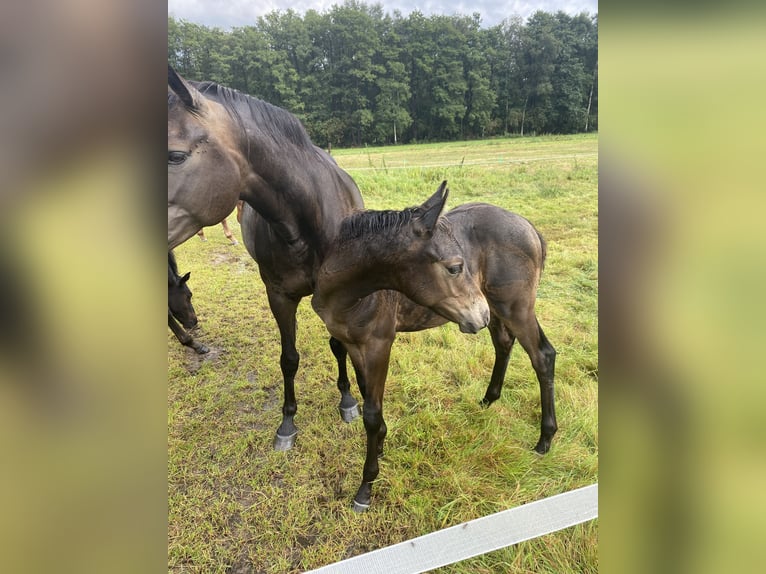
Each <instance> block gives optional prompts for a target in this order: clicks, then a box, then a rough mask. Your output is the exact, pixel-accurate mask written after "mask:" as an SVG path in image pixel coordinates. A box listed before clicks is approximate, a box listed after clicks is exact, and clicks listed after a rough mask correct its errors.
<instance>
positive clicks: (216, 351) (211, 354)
mask: <svg viewBox="0 0 766 574" xmlns="http://www.w3.org/2000/svg"><path fill="white" fill-rule="evenodd" d="M206 346H207V348H208V349H210V350H209V351H208V352H207V353H205V354H204V355H199V354H197V352H196V351H195V350H194V349H190V348H187V349H186V355H185V359H186V360H185V361H184V364H185V365H186V370H188V371H189V372H190V373H192V374H194V373H196V372H197V371H199V370H200V369H201V368H202V365H204V364H205V363H206V362H210V361H215V360H216V359H218V357H220V356H221V355H222V354H223V353H224V352H225V351H224V350H223V349H221V348H220V347H211V346H210V345H206Z"/></svg>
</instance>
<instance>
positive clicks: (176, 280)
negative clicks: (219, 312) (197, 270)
mask: <svg viewBox="0 0 766 574" xmlns="http://www.w3.org/2000/svg"><path fill="white" fill-rule="evenodd" d="M190 275H191V272H188V273H186V274H185V275H184V276H183V277H181V276H180V275H178V266H177V265H176V258H175V255H173V252H172V251H168V327H170V330H171V331H173V334H174V335H175V336H176V338H177V339H178V340H179V342H180V343H181V344H182V345H185V346H187V347H191V348H192V349H194V350H195V351H197V353H198V354H200V355H204V354H205V353H207V352H208V351H209V350H210V349H208V348H207V347H206V346H205V345H203V344H202V343H199V342H197V341H195V340H194V339H193V338H192V336H191V335H190V334H189V333H187V332H186V331H185V330H184V329H192V328H194V327H196V326H197V314H196V313H195V312H194V307H193V306H192V302H191V298H192V292H191V290H190V289H189V286H188V285H187V284H186V282H187V281H188V280H189V277H190ZM179 323H180V325H179Z"/></svg>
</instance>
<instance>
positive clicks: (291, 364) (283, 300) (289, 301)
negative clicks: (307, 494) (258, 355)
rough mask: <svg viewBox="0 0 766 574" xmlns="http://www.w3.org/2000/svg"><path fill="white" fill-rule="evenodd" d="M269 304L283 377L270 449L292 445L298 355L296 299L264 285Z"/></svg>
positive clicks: (279, 448) (281, 448)
mask: <svg viewBox="0 0 766 574" xmlns="http://www.w3.org/2000/svg"><path fill="white" fill-rule="evenodd" d="M267 294H268V297H269V306H270V307H271V312H272V314H273V315H274V318H275V319H276V320H277V326H278V327H279V337H280V342H281V344H282V354H281V355H280V358H279V365H280V367H281V368H282V377H283V379H284V393H285V395H284V403H283V404H282V424H280V425H279V428H278V429H277V434H276V436H275V437H274V450H289V449H291V448H292V447H293V445H294V444H295V437H296V436H297V435H298V427H296V426H295V423H294V422H293V418H294V417H295V413H296V412H297V411H298V404H297V402H296V400H295V373H296V372H297V371H298V363H299V361H300V356H299V355H298V351H297V349H296V348H295V332H296V323H295V312H296V310H297V309H298V303H299V302H300V299H293V298H291V297H288V296H287V295H284V294H282V293H275V292H274V291H273V290H270V289H268V288H267Z"/></svg>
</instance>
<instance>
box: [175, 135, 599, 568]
mask: <svg viewBox="0 0 766 574" xmlns="http://www.w3.org/2000/svg"><path fill="white" fill-rule="evenodd" d="M597 143H598V142H597V137H596V136H594V135H585V136H571V137H545V138H517V139H503V140H488V141H477V142H469V143H466V142H461V143H452V144H439V145H436V144H429V145H420V146H398V147H390V148H366V149H361V150H334V151H333V155H334V156H335V158H336V159H337V161H338V163H339V164H340V165H341V167H344V168H345V169H347V170H348V171H349V173H351V175H352V176H353V177H354V179H355V180H356V181H357V183H358V185H359V187H360V189H361V190H362V194H363V196H364V198H365V202H366V205H367V207H369V208H372V209H383V208H403V207H406V206H410V205H415V204H417V203H420V202H422V201H423V200H424V199H425V198H426V197H428V196H429V195H430V194H431V193H432V192H433V191H434V190H435V189H436V187H437V186H438V183H439V182H440V181H441V180H442V179H448V180H449V187H450V192H451V193H450V198H449V201H448V207H449V206H452V207H454V206H456V205H458V204H460V203H465V202H469V201H486V202H490V203H494V204H496V205H500V206H502V207H505V208H507V209H510V210H512V211H515V212H517V213H519V214H521V215H524V216H525V217H527V218H528V219H530V220H531V221H532V222H533V223H534V224H535V225H536V226H537V228H538V229H539V230H540V231H541V233H542V234H543V235H544V236H545V238H546V240H547V241H548V260H547V262H546V268H545V272H544V274H543V279H542V282H541V286H540V290H539V296H538V304H537V312H538V318H539V320H540V323H541V324H542V326H543V328H544V329H545V332H546V334H547V335H548V338H549V339H550V340H551V342H552V343H553V345H554V346H555V347H556V349H557V351H558V358H557V365H556V408H557V416H558V422H559V432H558V433H557V434H556V436H555V438H554V441H553V446H552V448H551V451H550V452H549V453H548V454H547V455H545V456H543V457H539V456H537V455H536V454H535V453H534V452H533V451H532V447H533V446H534V445H535V443H536V441H537V438H538V434H539V422H540V404H539V389H538V384H537V380H536V378H535V375H534V371H533V370H532V368H531V366H530V364H529V359H528V357H527V356H526V354H525V353H524V351H523V350H522V349H521V347H520V346H518V345H517V346H516V348H515V349H514V352H513V355H512V357H511V363H510V366H509V369H508V374H507V376H506V383H505V387H504V389H503V393H502V397H501V398H500V399H499V400H498V401H497V402H496V403H495V404H493V405H492V406H491V407H490V408H486V409H485V408H482V407H480V406H479V399H480V398H481V397H482V396H483V394H484V391H485V389H486V386H487V384H488V382H489V375H490V373H491V370H492V364H493V361H494V351H493V348H492V344H491V341H490V337H489V334H488V332H487V331H486V330H484V331H482V332H480V333H479V334H477V335H464V334H462V333H460V332H459V331H458V329H457V326H456V325H445V326H443V327H440V328H438V329H432V330H429V331H424V332H420V333H404V334H400V335H399V337H398V338H397V341H396V342H395V343H394V348H393V352H392V357H391V366H390V370H389V376H388V382H387V387H386V394H385V402H384V414H385V418H386V423H387V425H388V429H389V432H388V438H387V439H386V452H385V456H384V458H383V459H382V460H381V472H380V477H379V479H378V480H377V482H376V484H375V487H374V493H373V506H372V508H371V509H370V511H368V512H367V513H365V514H363V515H358V514H354V513H353V512H352V511H351V509H350V502H351V499H352V497H353V496H354V493H355V492H356V489H357V487H358V485H359V482H360V480H361V470H362V464H363V460H364V450H365V449H364V444H365V435H364V428H363V426H362V422H361V420H356V421H354V422H353V423H351V424H349V425H347V424H344V423H342V422H341V421H340V418H339V415H338V412H337V403H338V392H337V389H336V387H335V376H336V368H335V365H334V360H333V358H332V355H331V353H330V351H329V348H328V345H327V338H328V335H327V331H326V329H325V328H324V325H323V324H322V322H321V320H320V319H319V318H318V317H317V316H316V315H315V314H314V313H313V311H312V310H311V307H310V303H309V300H308V299H306V300H304V301H303V302H302V303H301V305H300V307H299V309H298V324H299V329H298V349H299V351H300V353H301V365H300V368H299V371H298V375H297V377H296V392H297V396H298V407H299V410H298V415H297V418H296V423H297V424H298V426H299V428H300V434H299V436H298V440H297V443H296V446H295V448H294V449H293V450H291V451H289V452H287V453H277V452H273V450H272V448H271V441H272V438H273V434H274V431H275V430H276V427H277V426H278V424H279V421H280V416H281V413H280V409H281V404H282V383H281V374H280V370H279V350H280V349H279V339H278V334H277V330H276V324H275V322H274V320H273V318H272V316H271V314H270V312H269V310H268V304H267V301H266V296H265V290H264V287H263V284H262V282H261V280H260V278H259V276H258V273H257V267H256V264H255V262H254V261H253V260H252V259H251V258H250V256H249V255H248V254H247V252H246V250H245V249H244V247H243V246H242V244H241V241H240V244H239V245H237V246H230V245H229V244H228V241H227V240H226V239H225V238H224V236H223V232H222V230H221V228H220V226H218V227H214V228H210V229H207V230H206V235H207V237H208V241H207V242H204V243H203V242H201V241H200V240H199V239H198V238H197V237H193V238H191V239H190V240H189V241H187V242H186V243H185V244H183V245H181V246H180V247H179V248H177V250H176V255H177V259H178V262H179V268H180V270H181V271H182V272H185V271H191V272H192V274H191V280H190V286H191V288H192V290H193V291H194V304H195V307H196V309H197V312H198V315H199V318H200V323H201V327H200V329H199V330H198V332H197V333H196V334H195V336H196V338H198V339H199V340H201V341H202V342H204V343H205V344H206V345H208V346H209V347H211V353H210V354H209V355H208V356H204V357H203V358H200V357H198V356H196V355H195V354H194V353H193V351H190V350H187V349H185V348H182V347H181V346H180V345H179V344H178V343H177V341H175V339H173V338H172V336H171V335H170V333H169V334H168V497H169V518H168V567H169V570H170V571H173V572H206V573H207V572H222V573H223V572H238V573H243V572H254V573H255V572H259V573H260V572H268V573H287V572H301V571H304V570H307V569H311V568H315V567H318V566H321V565H323V564H327V563H331V562H335V561H337V560H340V559H343V558H346V557H349V556H352V555H356V554H359V553H362V552H366V551H369V550H373V549H375V548H379V547H382V546H386V545H389V544H393V543H396V542H400V541H402V540H406V539H408V538H411V537H415V536H419V535H422V534H425V533H428V532H431V531H434V530H437V529H440V528H445V527H448V526H451V525H454V524H458V523H460V522H463V521H466V520H470V519H473V518H477V517H480V516H484V515H486V514H489V513H492V512H496V511H499V510H503V509H506V508H509V507H513V506H517V505H520V504H524V503H527V502H531V501H533V500H537V499H540V498H544V497H547V496H551V495H554V494H557V493H561V492H565V491H568V490H571V489H573V488H577V487H580V486H585V485H587V484H591V483H593V482H596V481H597V470H598V458H597V455H598V412H597V388H598V353H597V328H598V316H597V292H598V279H597V270H598V264H597V228H598V226H597V217H598V203H597ZM229 222H230V224H232V228H233V229H234V231H235V235H236V236H238V237H240V238H241V236H240V232H239V227H238V225H237V224H236V221H235V219H234V218H233V217H232V218H230V219H229ZM355 394H356V395H357V396H358V391H356V390H355ZM596 541H597V521H593V522H590V523H586V524H583V525H580V526H577V527H574V528H570V529H567V530H565V531H562V532H558V533H554V534H550V535H548V536H545V537H542V538H538V539H535V540H532V541H529V542H525V543H522V544H519V545H517V546H514V547H512V548H508V549H504V550H499V551H496V552H492V553H489V554H486V555H484V556H480V557H477V558H474V559H470V560H467V561H464V562H461V563H458V564H455V565H452V566H447V567H444V568H441V569H439V570H438V572H442V573H469V572H470V573H477V572H478V573H483V572H486V573H489V572H551V573H553V572H556V573H561V572H596V571H597V567H598V560H597V554H596Z"/></svg>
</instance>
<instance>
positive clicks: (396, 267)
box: [339, 181, 489, 333]
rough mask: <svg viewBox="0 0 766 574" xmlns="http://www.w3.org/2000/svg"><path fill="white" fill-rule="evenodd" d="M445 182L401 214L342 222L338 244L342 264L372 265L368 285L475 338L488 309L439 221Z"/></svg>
mask: <svg viewBox="0 0 766 574" xmlns="http://www.w3.org/2000/svg"><path fill="white" fill-rule="evenodd" d="M447 195H448V190H447V182H446V181H444V182H442V184H441V185H440V186H439V189H437V190H436V193H434V194H433V195H432V196H431V197H430V198H429V199H428V200H427V201H426V202H425V203H423V204H422V205H420V206H418V207H414V208H410V209H405V210H404V211H390V212H385V211H384V212H361V213H359V214H357V215H354V216H351V217H349V218H347V219H346V220H345V221H344V223H343V225H342V228H341V233H340V237H339V241H340V242H342V243H345V244H346V245H347V246H348V247H347V248H346V249H343V250H341V251H342V256H343V257H344V258H346V262H347V264H348V263H351V262H352V261H353V259H354V256H353V253H354V252H355V250H356V251H357V253H359V257H360V258H367V259H368V260H369V261H372V264H371V265H370V266H369V267H370V268H369V269H366V270H365V278H364V279H363V280H364V281H365V282H366V283H367V284H368V285H373V284H377V285H378V288H381V287H380V286H383V287H382V288H386V289H391V288H393V289H396V290H397V291H400V292H402V293H404V294H405V295H406V296H407V297H409V298H410V299H412V300H413V301H415V302H416V303H418V304H419V305H422V306H424V307H428V308H429V309H431V310H432V311H435V312H436V313H438V314H439V315H441V316H442V317H444V318H445V319H448V320H450V321H453V322H455V323H457V324H458V325H459V326H460V330H461V331H463V332H464V333H476V332H477V331H479V330H480V329H482V328H484V327H486V326H487V324H488V323H489V306H488V304H487V300H486V299H485V298H484V295H483V294H482V292H481V288H480V287H479V285H478V282H477V281H476V278H475V277H474V276H473V274H472V273H471V270H470V269H469V267H468V265H467V263H466V261H465V256H464V253H463V248H462V246H461V245H460V244H459V243H458V241H457V240H456V238H455V236H454V234H453V233H452V228H451V225H450V223H449V221H448V220H447V219H445V218H442V217H441V213H442V211H443V210H444V205H445V203H446V201H447Z"/></svg>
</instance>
